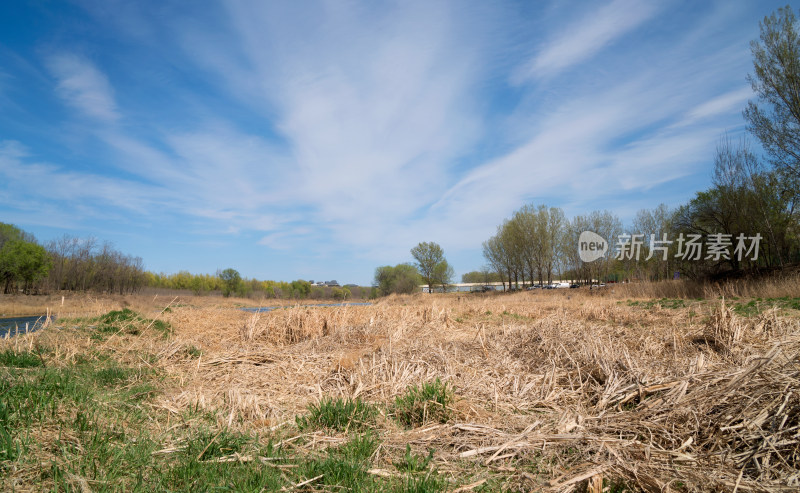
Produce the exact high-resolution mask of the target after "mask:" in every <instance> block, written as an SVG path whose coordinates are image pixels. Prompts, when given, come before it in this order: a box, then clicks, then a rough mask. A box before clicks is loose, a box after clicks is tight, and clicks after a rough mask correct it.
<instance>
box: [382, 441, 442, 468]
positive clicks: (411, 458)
mask: <svg viewBox="0 0 800 493" xmlns="http://www.w3.org/2000/svg"><path fill="white" fill-rule="evenodd" d="M431 460H433V449H430V450H429V451H428V455H427V456H424V455H416V454H413V453H412V452H411V445H406V453H405V455H403V459H402V460H400V461H397V462H392V464H393V465H394V467H395V468H397V470H398V471H404V472H419V471H425V470H427V469H428V465H429V464H430V463H431Z"/></svg>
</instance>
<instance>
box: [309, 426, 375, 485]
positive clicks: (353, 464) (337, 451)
mask: <svg viewBox="0 0 800 493" xmlns="http://www.w3.org/2000/svg"><path fill="white" fill-rule="evenodd" d="M377 448H378V441H377V439H376V438H375V436H374V435H373V434H372V433H366V434H364V435H356V436H355V437H353V438H351V439H350V440H349V441H348V442H346V443H345V444H343V445H340V446H339V447H331V448H329V449H328V450H327V453H326V454H325V456H323V457H321V458H319V459H316V460H308V461H305V462H303V463H302V464H301V465H300V467H299V471H298V472H299V475H300V477H301V478H306V479H311V478H316V477H318V476H322V477H321V478H320V479H319V482H320V483H321V484H324V485H326V486H329V487H333V488H336V489H342V490H343V491H357V492H360V491H375V490H376V489H377V488H376V486H377V485H376V479H375V478H374V477H373V476H372V475H370V474H369V473H368V472H367V471H368V470H369V466H370V464H371V461H370V458H371V457H372V454H373V453H374V452H375V450H376V449H377Z"/></svg>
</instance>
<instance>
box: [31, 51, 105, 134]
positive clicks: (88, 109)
mask: <svg viewBox="0 0 800 493" xmlns="http://www.w3.org/2000/svg"><path fill="white" fill-rule="evenodd" d="M47 66H48V68H49V69H50V72H51V73H52V74H53V75H54V76H55V77H56V78H57V79H58V85H57V87H56V92H57V93H58V95H59V96H60V97H61V98H62V99H64V101H65V102H66V103H67V104H69V105H70V106H73V107H75V108H76V109H78V110H79V111H81V112H82V113H84V114H86V115H87V116H89V117H92V118H96V119H98V120H103V121H109V122H113V121H115V120H117V119H118V118H119V113H118V111H117V106H116V103H115V101H114V91H113V89H112V87H111V84H110V83H109V82H108V78H107V77H106V76H105V74H103V73H102V72H101V71H100V70H99V69H98V68H97V67H95V65H94V64H93V63H92V62H91V61H89V60H87V59H86V58H84V57H81V56H78V55H74V54H68V53H62V54H58V55H53V56H51V57H49V58H48V59H47Z"/></svg>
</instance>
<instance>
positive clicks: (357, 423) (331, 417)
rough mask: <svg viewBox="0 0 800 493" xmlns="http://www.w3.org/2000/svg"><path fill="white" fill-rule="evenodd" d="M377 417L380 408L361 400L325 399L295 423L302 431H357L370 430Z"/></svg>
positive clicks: (314, 405)
mask: <svg viewBox="0 0 800 493" xmlns="http://www.w3.org/2000/svg"><path fill="white" fill-rule="evenodd" d="M377 415H378V408H377V407H375V405H373V404H370V403H368V402H364V401H362V400H361V399H342V398H341V397H339V398H336V399H331V398H325V399H323V400H322V401H320V403H319V404H312V405H310V406H308V414H307V415H306V416H297V417H296V418H295V422H296V423H297V427H298V428H299V429H300V430H301V431H305V430H308V429H311V430H317V429H321V428H327V429H331V430H336V431H348V430H355V431H357V430H363V429H366V428H368V427H369V426H370V424H372V423H373V422H374V421H375V417H376V416H377Z"/></svg>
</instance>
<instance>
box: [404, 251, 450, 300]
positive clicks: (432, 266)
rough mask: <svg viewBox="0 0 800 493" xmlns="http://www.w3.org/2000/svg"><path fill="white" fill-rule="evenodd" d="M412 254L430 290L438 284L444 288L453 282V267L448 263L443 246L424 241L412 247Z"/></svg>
mask: <svg viewBox="0 0 800 493" xmlns="http://www.w3.org/2000/svg"><path fill="white" fill-rule="evenodd" d="M411 255H412V256H413V257H414V260H416V261H417V270H418V271H419V273H420V275H421V276H422V280H423V281H425V283H426V284H427V285H428V290H429V291H430V292H433V286H434V285H436V284H441V285H442V287H443V288H444V285H445V284H448V283H450V282H451V279H452V277H453V269H452V267H450V266H449V265H448V264H447V260H445V258H444V251H443V250H442V247H440V246H439V245H437V244H436V243H433V242H430V243H428V242H422V243H420V244H418V245H417V246H415V247H414V248H412V249H411Z"/></svg>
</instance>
